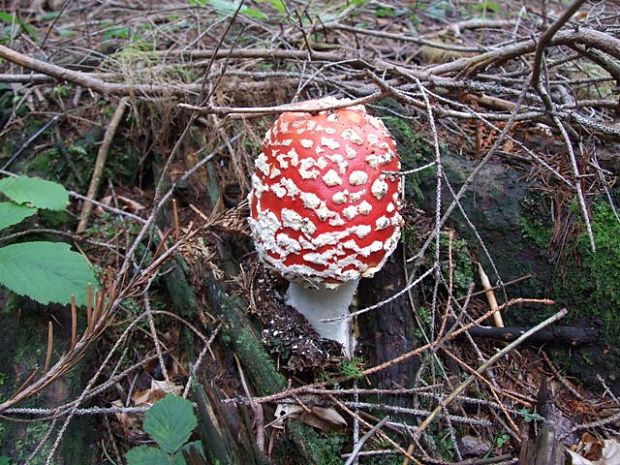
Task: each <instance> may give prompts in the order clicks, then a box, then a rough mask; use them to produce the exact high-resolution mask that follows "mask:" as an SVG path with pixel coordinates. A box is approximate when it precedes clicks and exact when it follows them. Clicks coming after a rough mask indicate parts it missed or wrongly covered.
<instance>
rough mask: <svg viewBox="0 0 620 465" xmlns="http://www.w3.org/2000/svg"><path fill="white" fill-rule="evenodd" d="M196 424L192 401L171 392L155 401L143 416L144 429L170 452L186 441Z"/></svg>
mask: <svg viewBox="0 0 620 465" xmlns="http://www.w3.org/2000/svg"><path fill="white" fill-rule="evenodd" d="M196 425H198V420H197V419H196V415H195V414H194V407H193V405H192V403H191V402H190V401H189V400H185V399H183V398H182V397H178V396H175V395H172V394H168V395H167V396H166V397H164V398H163V399H162V400H160V401H158V402H156V403H155V404H154V405H153V407H151V408H150V409H149V411H148V412H146V415H145V418H144V431H146V432H147V433H149V434H150V435H151V437H152V438H153V439H155V441H157V444H159V446H160V447H161V448H162V449H163V450H164V451H166V452H169V453H171V454H172V453H174V452H176V451H177V450H179V449H180V448H181V446H182V445H183V444H185V443H186V442H187V440H188V439H189V437H190V436H191V434H192V431H193V430H194V428H196Z"/></svg>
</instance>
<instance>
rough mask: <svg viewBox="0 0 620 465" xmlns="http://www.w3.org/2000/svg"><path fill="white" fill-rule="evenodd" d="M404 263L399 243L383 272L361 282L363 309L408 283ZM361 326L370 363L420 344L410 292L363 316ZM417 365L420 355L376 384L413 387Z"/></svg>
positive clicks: (363, 342)
mask: <svg viewBox="0 0 620 465" xmlns="http://www.w3.org/2000/svg"><path fill="white" fill-rule="evenodd" d="M402 263H403V257H402V247H400V246H399V247H398V248H397V249H396V251H395V252H394V254H393V255H392V257H390V259H388V261H387V262H386V264H385V265H384V267H383V269H382V270H381V271H379V272H378V273H377V274H376V275H375V276H374V277H373V278H372V279H371V280H363V281H362V283H361V284H360V287H359V294H358V297H359V306H360V308H364V307H366V306H369V305H373V304H376V303H377V302H381V301H383V300H386V299H389V298H390V297H391V296H392V295H394V294H395V293H396V292H398V291H399V290H400V289H403V288H404V287H405V286H406V285H407V283H406V280H405V276H404V273H403V267H402ZM359 327H360V333H361V338H360V339H361V341H362V346H361V349H362V351H363V352H364V354H367V355H366V359H365V362H367V363H368V364H369V365H378V364H380V363H383V362H386V361H388V360H392V359H394V358H396V357H398V356H399V355H401V354H403V353H406V352H409V351H411V350H413V349H415V348H416V347H417V341H416V338H415V334H414V333H415V328H416V323H415V320H414V317H413V310H412V309H411V304H410V302H409V297H408V295H407V294H403V295H401V296H400V297H398V298H396V299H393V300H390V301H389V302H387V303H386V304H385V305H382V306H381V308H378V309H376V310H373V311H370V312H366V313H364V314H362V315H360V317H359ZM418 368H419V360H418V358H412V359H410V360H408V361H406V362H404V363H399V364H395V365H394V366H392V367H389V368H387V369H386V370H384V371H383V372H382V373H381V376H380V377H378V378H377V379H376V381H375V383H376V384H377V387H379V388H385V389H391V388H394V387H406V386H413V384H414V379H415V375H416V373H417V370H418ZM392 399H393V397H392ZM401 401H403V402H404V401H405V399H401Z"/></svg>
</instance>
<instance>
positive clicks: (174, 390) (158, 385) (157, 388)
mask: <svg viewBox="0 0 620 465" xmlns="http://www.w3.org/2000/svg"><path fill="white" fill-rule="evenodd" d="M182 389H183V386H181V385H180V384H174V383H168V382H166V381H165V380H164V381H157V380H156V379H152V380H151V387H150V388H148V389H144V390H143V391H136V392H135V393H134V394H133V396H131V400H133V403H134V404H135V405H145V404H149V405H152V404H153V403H155V402H157V401H158V400H159V399H162V398H164V397H165V396H166V394H176V395H179V394H180V393H181V390H182Z"/></svg>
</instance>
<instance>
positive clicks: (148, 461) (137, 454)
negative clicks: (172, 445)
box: [126, 446, 173, 465]
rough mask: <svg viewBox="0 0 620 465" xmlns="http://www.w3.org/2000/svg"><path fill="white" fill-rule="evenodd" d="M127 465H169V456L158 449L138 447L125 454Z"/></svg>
mask: <svg viewBox="0 0 620 465" xmlns="http://www.w3.org/2000/svg"><path fill="white" fill-rule="evenodd" d="M126 457H127V465H171V463H173V462H172V461H171V460H170V456H169V455H168V454H166V453H165V452H164V451H163V450H161V449H160V448H159V447H148V446H139V447H134V448H133V449H130V450H129V451H128V452H127V456H126Z"/></svg>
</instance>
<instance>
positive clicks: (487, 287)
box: [478, 263, 504, 328]
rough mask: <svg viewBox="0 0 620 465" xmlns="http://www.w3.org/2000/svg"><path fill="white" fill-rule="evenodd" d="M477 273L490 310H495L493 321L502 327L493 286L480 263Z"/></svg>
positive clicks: (502, 321) (502, 323) (502, 322)
mask: <svg viewBox="0 0 620 465" xmlns="http://www.w3.org/2000/svg"><path fill="white" fill-rule="evenodd" d="M478 274H479V275H480V283H481V284H482V287H483V288H484V293H485V295H486V297H487V302H489V307H491V310H495V313H493V322H494V323H495V326H497V327H498V328H503V327H504V320H503V318H502V314H501V312H500V311H499V310H497V309H498V307H499V305H498V304H497V299H496V298H495V293H494V292H493V286H492V285H491V282H490V281H489V277H488V276H487V274H486V273H485V272H484V268H482V264H481V263H478Z"/></svg>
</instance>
